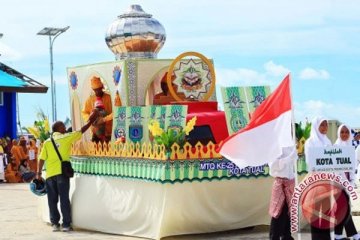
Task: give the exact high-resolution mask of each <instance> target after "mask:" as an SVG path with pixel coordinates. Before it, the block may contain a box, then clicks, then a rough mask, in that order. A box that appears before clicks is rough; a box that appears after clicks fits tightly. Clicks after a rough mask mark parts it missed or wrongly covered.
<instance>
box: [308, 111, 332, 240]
mask: <svg viewBox="0 0 360 240" xmlns="http://www.w3.org/2000/svg"><path fill="white" fill-rule="evenodd" d="M327 131H328V122H327V120H326V119H325V118H323V117H316V118H314V119H313V121H312V122H311V131H310V137H309V138H308V139H307V140H306V142H305V160H306V163H307V164H308V165H309V163H310V161H311V159H309V157H308V156H309V148H311V147H327V146H331V145H332V144H331V142H330V140H329V138H328V137H327V136H326V133H327ZM324 204H326V203H324ZM321 205H322V204H321ZM321 205H320V206H318V207H319V209H320V208H322V207H321ZM318 221H319V224H321V219H320V218H319V220H318ZM311 239H312V240H320V239H321V240H331V237H330V229H322V228H317V227H315V226H313V224H311Z"/></svg>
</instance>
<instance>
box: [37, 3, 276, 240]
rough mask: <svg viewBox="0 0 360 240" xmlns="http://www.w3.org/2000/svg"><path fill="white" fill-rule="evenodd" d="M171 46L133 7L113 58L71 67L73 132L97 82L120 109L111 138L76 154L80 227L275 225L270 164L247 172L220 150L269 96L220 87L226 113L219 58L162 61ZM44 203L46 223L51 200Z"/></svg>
mask: <svg viewBox="0 0 360 240" xmlns="http://www.w3.org/2000/svg"><path fill="white" fill-rule="evenodd" d="M165 39H166V34H165V29H164V27H163V26H162V25H161V24H160V23H159V22H158V21H157V20H156V19H154V18H153V17H152V16H151V15H150V14H147V13H145V12H144V11H143V10H142V8H141V7H140V6H139V5H132V6H131V7H130V9H129V10H128V11H127V12H125V13H124V14H122V15H120V16H119V17H118V18H117V19H116V20H115V21H114V22H113V23H112V24H111V25H110V26H109V28H108V30H107V33H106V38H105V40H106V43H107V45H108V47H109V48H110V49H111V51H113V53H114V54H115V57H116V60H115V61H110V62H104V63H95V64H89V65H82V66H75V67H69V68H68V69H67V73H68V80H69V94H70V105H71V119H72V127H73V129H80V127H81V126H82V125H83V124H84V119H83V118H82V114H81V111H82V109H83V106H84V103H85V101H86V99H87V98H88V96H89V95H91V94H93V91H92V89H91V87H90V79H91V77H93V76H97V77H100V79H101V81H102V83H103V85H104V87H105V90H106V91H107V92H108V93H109V94H110V96H111V99H112V104H113V108H112V110H113V128H112V139H111V141H110V142H109V143H105V142H104V143H101V142H100V143H93V142H91V141H90V134H91V133H89V132H88V133H86V134H84V136H83V139H82V140H81V141H80V142H77V143H76V144H74V145H73V148H72V157H71V162H72V165H73V167H74V169H75V172H76V174H75V176H74V178H72V184H71V202H72V217H73V225H74V227H76V228H82V229H90V230H95V231H101V232H106V233H113V234H122V235H130V236H138V237H144V238H151V239H160V238H162V237H165V236H171V235H181V234H192V233H207V232H216V231H224V230H230V229H239V228H244V227H249V226H255V225H262V224H269V219H270V218H269V216H268V214H267V212H268V205H269V198H270V192H271V185H272V178H271V177H269V174H268V172H269V170H268V167H267V166H258V167H248V168H244V169H239V168H238V167H236V166H235V165H234V164H233V163H232V162H230V161H229V160H227V159H224V158H223V157H222V156H221V155H220V154H219V153H218V152H217V146H218V144H219V143H220V142H221V141H222V140H224V139H225V138H226V137H227V136H229V134H232V133H234V132H235V131H237V130H238V129H240V128H242V127H244V126H245V125H246V123H247V121H248V119H249V115H250V113H251V112H252V111H253V109H254V108H256V106H257V105H258V104H260V103H261V101H263V100H264V99H265V97H266V95H267V94H269V89H268V88H266V87H245V88H244V87H243V88H239V87H232V88H226V89H222V93H223V96H224V97H223V98H224V105H225V106H224V110H225V111H220V110H219V107H218V104H217V101H216V99H217V98H216V93H215V84H216V76H215V71H214V67H213V60H211V59H208V58H206V57H205V56H203V55H202V54H200V53H197V52H186V53H183V54H180V55H179V56H178V57H176V58H175V59H158V58H157V53H158V52H159V50H160V49H161V47H162V46H163V45H164V43H165ZM244 106H247V107H244ZM154 120H155V121H154ZM192 125H194V126H192ZM189 128H190V129H189ZM169 129H170V130H169ZM190 130H191V131H190ZM159 132H160V133H164V132H165V133H170V135H167V136H165V137H167V141H166V139H161V138H160V139H159V137H160V135H161V134H158V133H159ZM177 134H182V135H181V139H180V138H177V139H176V140H175V141H174V140H173V141H171V140H169V139H168V138H171V137H172V136H177ZM259 150H261V148H260V146H259ZM42 206H43V207H42V216H43V219H44V220H46V221H48V212H47V208H46V200H45V199H44V198H43V204H42Z"/></svg>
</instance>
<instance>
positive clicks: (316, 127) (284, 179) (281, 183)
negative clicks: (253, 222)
mask: <svg viewBox="0 0 360 240" xmlns="http://www.w3.org/2000/svg"><path fill="white" fill-rule="evenodd" d="M327 132H328V121H327V120H326V119H325V118H322V117H316V118H314V119H313V121H312V124H311V132H310V137H309V138H308V139H307V140H306V142H305V159H306V162H307V164H308V165H309V164H310V163H311V161H315V159H311V158H310V157H309V152H310V150H311V148H319V147H329V146H338V147H341V146H345V147H346V146H352V147H354V149H356V150H355V153H356V154H355V155H356V160H357V162H359V160H360V147H358V142H359V139H360V134H359V133H357V132H355V131H353V130H352V129H351V128H349V127H348V126H347V125H345V124H341V125H340V126H339V128H338V131H337V139H336V141H335V142H334V143H332V142H331V141H330V139H329V138H328V137H327V135H326V134H327ZM294 152H295V149H291V148H290V149H284V156H281V157H279V159H277V161H275V162H274V163H272V164H269V167H270V175H271V176H273V177H274V178H275V181H274V184H273V189H272V196H271V201H270V207H269V214H270V216H271V217H272V218H271V225H270V236H269V237H270V240H280V239H284V240H292V239H294V238H293V237H292V236H291V232H290V217H291V216H290V211H289V209H290V206H291V204H292V203H291V198H292V196H293V192H294V187H295V184H294V183H295V182H294V178H295V174H294V163H295V162H296V161H297V159H298V158H297V156H296V154H294ZM356 165H358V164H356ZM311 174H312V173H311V172H309V173H308V176H311ZM340 175H341V177H342V179H344V180H348V181H349V182H350V183H351V184H352V185H353V186H354V187H356V183H355V180H356V175H355V171H352V172H342V173H340ZM358 176H359V175H358ZM326 194H328V195H327V197H325V198H324V199H325V200H323V201H320V202H317V201H318V200H316V199H315V198H313V199H312V201H313V204H314V206H318V208H316V209H315V210H322V211H324V212H326V213H325V214H327V211H328V210H326V209H328V208H329V206H330V203H329V202H330V198H331V194H333V193H332V192H331V191H330V192H327V193H326ZM343 194H344V196H346V202H347V203H346V204H347V207H346V208H343V207H341V208H342V209H344V211H347V212H346V214H345V217H344V219H343V220H342V221H341V222H340V223H338V224H336V226H335V228H334V237H335V240H348V239H350V237H351V238H352V239H354V240H360V234H359V233H358V232H357V229H356V227H355V225H354V222H353V219H352V216H351V211H350V207H351V203H350V200H349V197H348V195H347V193H346V192H345V191H343ZM339 210H341V209H339ZM322 222H324V220H323V219H322V218H315V220H314V221H313V222H311V224H310V227H311V239H312V240H331V234H330V229H329V228H327V227H321V224H322ZM344 229H345V232H346V236H344V235H343V230H344Z"/></svg>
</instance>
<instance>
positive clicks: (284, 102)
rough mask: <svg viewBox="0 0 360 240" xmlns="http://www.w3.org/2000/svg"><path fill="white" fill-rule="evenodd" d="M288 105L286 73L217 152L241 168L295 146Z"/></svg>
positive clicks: (261, 161) (262, 161)
mask: <svg viewBox="0 0 360 240" xmlns="http://www.w3.org/2000/svg"><path fill="white" fill-rule="evenodd" d="M291 106H292V105H291V96H290V75H287V76H286V77H285V79H284V80H283V81H282V82H281V84H280V85H279V86H278V87H277V89H276V90H275V91H274V92H273V93H272V94H271V95H269V97H268V98H266V99H265V101H264V102H262V103H261V104H260V106H259V107H258V108H257V109H256V110H255V111H254V113H253V114H252V116H251V119H250V122H249V124H248V125H247V126H246V127H245V128H243V129H241V130H239V131H238V132H236V133H235V134H233V135H231V136H229V137H228V138H227V139H225V140H224V142H223V144H222V145H221V146H220V154H221V155H222V156H224V157H225V158H227V159H229V160H230V161H232V162H234V163H235V164H236V165H237V166H238V167H240V168H243V167H247V166H260V165H263V164H265V163H270V162H273V161H274V160H276V159H277V158H278V157H280V156H281V154H282V148H284V147H290V146H294V140H293V138H292V135H291V124H292V121H291V120H292V119H291V118H292V112H291Z"/></svg>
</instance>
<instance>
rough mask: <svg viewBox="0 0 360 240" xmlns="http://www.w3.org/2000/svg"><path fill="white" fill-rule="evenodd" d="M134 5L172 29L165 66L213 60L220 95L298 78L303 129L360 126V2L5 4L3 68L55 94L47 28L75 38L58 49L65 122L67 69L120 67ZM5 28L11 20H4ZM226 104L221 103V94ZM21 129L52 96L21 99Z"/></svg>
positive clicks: (0, 45)
mask: <svg viewBox="0 0 360 240" xmlns="http://www.w3.org/2000/svg"><path fill="white" fill-rule="evenodd" d="M131 4H140V5H141V6H142V7H143V9H144V11H145V12H147V13H150V14H153V17H154V18H156V19H158V20H159V21H160V22H161V23H162V24H163V26H164V27H165V29H166V34H167V41H166V43H165V45H164V47H163V48H162V50H161V51H160V52H159V54H158V58H175V57H176V56H177V55H179V54H181V53H182V52H185V51H197V52H200V53H202V54H204V55H205V56H207V57H208V58H212V59H213V60H214V65H215V71H216V76H217V84H218V86H234V85H238V86H244V85H259V84H262V85H270V86H271V88H272V89H274V88H275V87H276V86H277V85H278V84H279V82H280V81H281V80H282V79H283V77H284V76H285V75H286V74H287V73H288V72H291V74H292V90H293V100H294V105H295V118H296V121H304V119H306V118H308V119H311V118H313V117H314V116H316V115H323V116H325V117H327V118H329V119H337V120H339V121H341V122H345V123H348V124H349V125H350V126H353V127H360V105H359V103H360V94H359V92H358V86H359V81H358V80H359V79H358V78H359V77H358V76H359V73H360V61H359V60H360V44H359V43H360V14H359V12H360V2H359V1H355V0H347V1H341V0H318V1H313V0H311V1H310V0H303V1H297V0H296V1H288V0H273V1H265V0H263V1H261V0H247V1H243V0H227V1H213V0H207V1H205V0H197V1H192V0H182V1H160V0H144V1H129V0H122V1H119V0H118V1H115V0H103V1H100V0H99V1H95V0H87V1H69V0H63V1H54V0H29V1H20V0H2V1H1V8H0V13H1V18H2V19H3V20H2V21H1V22H0V33H3V34H4V37H3V38H2V39H0V54H1V56H0V61H1V62H4V63H5V64H8V65H10V66H12V67H13V68H15V69H17V70H19V71H21V72H23V73H24V74H26V75H28V76H30V77H32V78H34V79H35V80H37V81H39V82H41V83H43V84H46V85H48V86H50V70H49V68H50V67H49V42H48V38H47V37H44V36H38V35H36V33H37V32H39V31H40V30H41V29H42V28H44V27H65V26H70V29H69V30H68V31H67V32H65V33H63V34H62V35H61V36H59V37H58V38H57V39H56V41H55V43H54V78H55V80H56V83H57V88H56V91H57V103H58V104H57V108H58V118H59V119H60V120H64V119H65V118H66V117H67V116H69V115H70V114H69V112H70V110H69V97H68V90H67V89H68V88H67V76H66V67H69V66H76V65H83V64H90V63H97V62H104V61H111V60H114V56H113V54H112V53H111V52H110V50H109V49H108V48H107V46H106V44H105V40H104V36H105V31H106V29H107V27H108V26H109V25H110V23H111V22H112V21H113V20H115V19H116V17H117V16H118V15H120V14H122V13H123V12H124V11H126V10H127V8H128V6H129V5H131ZM4 19H6V21H5V20H4ZM218 97H219V95H218ZM19 101H20V118H21V123H22V125H25V126H26V125H31V124H32V122H33V121H34V120H35V112H36V111H37V109H38V108H39V107H40V108H42V109H43V110H44V111H45V113H47V114H49V116H51V104H50V103H51V97H50V91H49V93H48V94H43V95H35V94H20V95H19Z"/></svg>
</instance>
